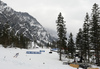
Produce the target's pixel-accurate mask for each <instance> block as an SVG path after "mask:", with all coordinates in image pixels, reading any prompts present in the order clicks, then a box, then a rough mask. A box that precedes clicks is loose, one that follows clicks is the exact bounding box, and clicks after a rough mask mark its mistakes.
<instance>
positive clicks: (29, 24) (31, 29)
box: [0, 1, 55, 44]
mask: <svg viewBox="0 0 100 69" xmlns="http://www.w3.org/2000/svg"><path fill="white" fill-rule="evenodd" d="M6 22H7V23H8V24H9V25H10V26H11V29H14V30H15V35H16V34H17V33H19V34H20V33H22V34H24V36H26V37H28V38H29V39H31V40H32V41H34V40H37V42H38V43H40V42H41V43H42V44H45V43H48V42H52V41H53V40H54V39H55V38H54V37H52V36H51V35H50V34H49V33H48V32H47V31H46V30H45V29H44V28H43V26H42V25H41V24H40V23H39V22H38V21H37V20H36V19H35V18H34V17H32V16H31V15H29V14H28V13H23V12H17V11H15V10H13V9H12V8H10V7H9V6H7V4H6V3H4V2H2V1H0V23H2V24H4V23H6Z"/></svg>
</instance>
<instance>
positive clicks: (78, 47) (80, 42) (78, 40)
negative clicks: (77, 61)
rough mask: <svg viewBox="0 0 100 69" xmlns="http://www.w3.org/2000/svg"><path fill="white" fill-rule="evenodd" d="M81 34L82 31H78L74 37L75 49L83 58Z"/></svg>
mask: <svg viewBox="0 0 100 69" xmlns="http://www.w3.org/2000/svg"><path fill="white" fill-rule="evenodd" d="M83 47H84V46H83V32H82V29H81V28H80V29H79V32H78V34H77V36H76V49H77V50H79V51H80V55H81V56H83V52H84V51H83Z"/></svg>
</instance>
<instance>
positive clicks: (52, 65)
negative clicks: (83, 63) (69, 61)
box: [0, 45, 82, 69]
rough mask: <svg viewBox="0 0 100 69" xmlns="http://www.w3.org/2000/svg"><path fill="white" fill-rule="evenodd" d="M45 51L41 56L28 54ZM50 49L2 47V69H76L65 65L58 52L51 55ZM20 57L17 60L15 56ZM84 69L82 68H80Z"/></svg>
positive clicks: (0, 66) (0, 67)
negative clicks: (29, 52)
mask: <svg viewBox="0 0 100 69" xmlns="http://www.w3.org/2000/svg"><path fill="white" fill-rule="evenodd" d="M40 50H42V51H45V52H41V54H26V52H27V51H36V52H39V51H40ZM49 52H50V49H41V48H37V49H19V48H3V47H2V46H1V45H0V69H76V68H73V67H71V66H69V65H63V62H62V61H59V55H58V53H56V52H53V53H52V54H49ZM16 53H19V56H18V57H17V58H15V57H14V56H15V54H16ZM79 69H82V68H79Z"/></svg>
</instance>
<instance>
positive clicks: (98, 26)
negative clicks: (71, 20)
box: [90, 3, 100, 65]
mask: <svg viewBox="0 0 100 69" xmlns="http://www.w3.org/2000/svg"><path fill="white" fill-rule="evenodd" d="M90 41H91V44H90V45H91V46H92V48H94V50H95V55H96V63H97V64H99V65H100V61H99V51H100V49H99V47H100V11H99V7H98V4H96V3H95V4H94V5H93V9H92V14H91V22H90Z"/></svg>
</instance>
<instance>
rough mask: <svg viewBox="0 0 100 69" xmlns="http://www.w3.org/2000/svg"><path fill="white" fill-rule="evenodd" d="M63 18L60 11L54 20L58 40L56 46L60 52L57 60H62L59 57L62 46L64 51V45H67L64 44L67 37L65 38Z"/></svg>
mask: <svg viewBox="0 0 100 69" xmlns="http://www.w3.org/2000/svg"><path fill="white" fill-rule="evenodd" d="M63 19H64V17H63V16H62V14H61V13H60V14H59V15H58V18H57V21H56V23H57V33H58V42H59V44H58V47H59V52H60V57H59V58H60V59H59V60H62V59H61V55H62V53H61V50H62V48H63V49H64V50H65V52H66V47H67V46H66V44H67V42H66V40H67V38H66V28H65V24H64V23H65V21H64V20H63Z"/></svg>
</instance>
